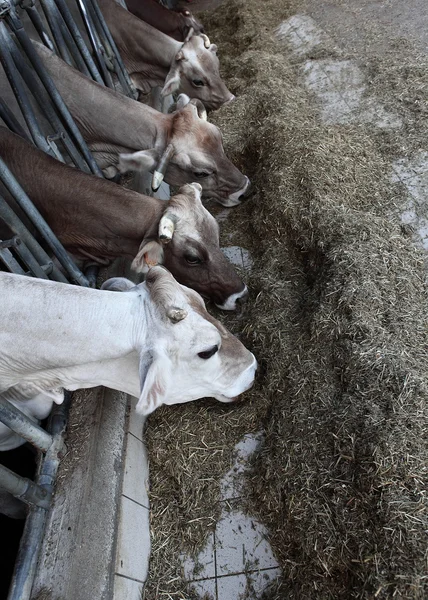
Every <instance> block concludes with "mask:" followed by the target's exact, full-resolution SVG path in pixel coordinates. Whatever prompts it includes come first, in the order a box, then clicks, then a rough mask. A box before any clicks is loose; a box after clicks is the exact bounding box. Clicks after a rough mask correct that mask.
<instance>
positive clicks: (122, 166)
mask: <svg viewBox="0 0 428 600" xmlns="http://www.w3.org/2000/svg"><path fill="white" fill-rule="evenodd" d="M158 161H159V154H158V153H157V152H156V150H155V149H154V148H151V149H150V150H140V151H139V152H133V153H132V154H119V165H118V167H119V171H120V172H121V173H126V172H127V171H153V169H154V168H155V167H156V165H157V164H158Z"/></svg>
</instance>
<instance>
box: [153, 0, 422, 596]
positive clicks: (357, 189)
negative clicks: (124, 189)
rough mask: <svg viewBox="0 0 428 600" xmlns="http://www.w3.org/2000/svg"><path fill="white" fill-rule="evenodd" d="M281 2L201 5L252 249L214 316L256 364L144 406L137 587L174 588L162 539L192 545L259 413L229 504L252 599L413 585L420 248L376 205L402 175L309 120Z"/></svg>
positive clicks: (170, 544) (242, 237)
mask: <svg viewBox="0 0 428 600" xmlns="http://www.w3.org/2000/svg"><path fill="white" fill-rule="evenodd" d="M288 9H289V10H291V9H290V8H289V5H288V4H287V3H285V2H282V1H280V0H276V1H274V0H266V1H265V2H260V0H229V1H228V2H225V3H224V5H222V6H221V7H220V9H218V10H217V11H216V12H215V13H214V14H212V15H210V16H209V18H205V20H204V22H206V24H207V25H206V27H207V30H208V31H209V32H210V35H211V37H212V38H213V39H215V41H216V42H218V43H219V46H220V48H221V59H222V64H223V65H224V66H225V73H226V80H227V82H228V85H229V87H230V88H231V89H233V91H234V92H235V93H236V94H237V96H238V99H237V101H236V102H234V103H233V104H232V105H230V106H227V107H225V108H223V109H222V110H221V111H219V112H218V113H215V114H214V115H212V120H213V122H215V123H216V124H218V125H219V126H220V127H221V129H222V131H223V133H224V137H225V144H226V147H227V151H228V154H229V155H230V156H231V157H232V158H233V159H234V160H235V162H236V163H237V164H238V166H240V167H241V168H242V169H243V170H244V171H245V172H246V173H247V174H248V176H249V177H250V179H251V180H252V183H253V186H254V192H253V195H252V197H251V198H250V199H249V201H248V202H247V203H246V204H245V205H243V206H242V207H239V208H237V209H234V210H233V214H232V216H231V217H230V219H229V220H228V221H227V222H226V227H225V228H224V231H223V234H224V236H225V239H226V238H227V236H228V234H229V233H230V232H233V231H235V230H238V231H239V235H235V236H234V239H233V243H234V244H235V243H236V244H242V245H243V246H245V247H246V248H248V249H249V250H250V251H251V253H252V256H253V258H254V259H255V267H254V269H253V271H252V275H251V277H250V280H249V282H248V283H249V286H250V288H251V290H252V297H251V302H250V306H249V309H248V311H247V313H246V314H245V317H244V319H243V320H241V321H237V320H235V321H234V318H233V317H232V316H228V317H227V318H226V317H224V318H223V320H224V321H225V322H226V324H227V325H228V326H229V327H230V328H231V329H232V330H233V331H235V332H241V333H242V335H241V338H242V339H243V341H244V342H245V343H246V345H247V346H249V347H250V348H251V349H252V350H253V351H254V353H255V354H256V356H257V358H258V359H259V361H260V365H261V368H260V374H259V377H258V381H257V383H256V385H255V387H254V389H253V390H252V391H251V392H250V393H248V394H246V398H247V401H246V403H244V404H242V405H240V406H236V407H222V406H219V405H218V404H215V403H210V402H207V403H197V404H191V405H187V406H178V407H172V408H171V407H168V408H167V409H165V410H159V411H157V412H156V413H155V414H154V415H153V416H151V417H150V419H149V425H148V429H147V441H148V445H149V456H150V473H151V494H150V496H151V498H150V499H151V505H152V536H153V538H152V543H153V551H152V559H151V569H150V580H149V583H148V586H147V589H146V593H145V598H146V599H147V600H154V599H155V598H168V597H175V598H189V597H191V595H190V596H189V594H188V593H186V589H185V585H184V583H183V582H182V580H181V575H182V574H181V568H180V562H179V553H180V551H182V550H183V549H186V550H192V549H193V550H195V549H196V550H197V549H200V548H201V545H202V542H203V539H204V537H206V535H207V534H208V532H209V530H210V529H209V528H210V526H212V525H213V524H214V523H215V520H216V519H217V518H218V507H217V505H216V502H215V501H216V499H218V492H219V485H218V484H219V480H220V478H221V476H222V475H223V474H224V472H225V471H227V469H228V468H229V467H230V463H231V458H232V453H233V447H234V445H235V444H236V443H237V441H239V439H240V438H241V437H242V435H243V434H244V433H249V432H254V431H258V430H260V429H261V428H264V429H265V431H266V441H265V444H264V447H263V450H262V452H261V453H260V454H259V455H258V456H257V457H256V458H255V461H254V465H253V466H254V469H253V472H252V474H251V475H250V476H249V478H248V481H247V489H246V497H247V498H248V500H247V507H246V508H247V510H248V512H249V514H251V515H253V516H255V517H257V518H258V519H259V520H260V521H262V522H263V523H264V524H265V525H266V526H267V527H268V528H269V530H270V532H271V537H270V543H271V545H272V547H273V550H274V552H275V554H276V556H277V558H278V559H279V562H280V565H281V567H282V570H283V580H282V582H281V583H280V584H279V586H277V587H276V588H275V589H272V590H270V591H269V592H268V593H267V594H266V598H269V600H280V599H281V600H283V599H284V598H287V599H291V598H295V599H299V600H300V599H305V600H310V599H314V600H315V599H316V600H324V599H332V600H333V599H335V600H336V599H338V598H344V599H345V598H346V599H348V598H378V599H384V598H392V597H395V598H408V599H419V598H420V599H422V598H425V597H427V595H428V570H427V529H428V517H427V488H428V486H427V484H428V481H427V468H428V461H427V458H428V456H427V429H428V428H427V424H428V423H427V408H426V399H427V395H428V387H427V374H428V353H427V347H428V345H427V342H428V339H427V338H428V334H427V315H428V312H427V289H426V281H425V272H424V269H423V260H422V258H423V257H422V256H421V254H420V253H419V252H418V251H417V250H415V249H414V247H413V246H412V243H411V241H410V240H409V239H408V238H406V235H405V232H402V231H401V230H400V228H399V226H398V225H397V224H396V223H394V222H392V220H391V219H390V218H388V217H387V215H389V214H390V212H391V207H392V205H393V204H394V203H396V204H398V203H399V202H400V198H399V195H400V192H401V190H400V189H399V188H398V187H392V186H391V185H390V184H389V183H388V169H389V166H388V165H389V162H388V161H385V160H384V159H383V157H382V155H381V154H380V152H379V149H378V146H377V145H376V142H375V140H374V138H373V137H372V136H371V132H370V130H369V129H368V128H366V127H365V126H358V125H349V126H344V125H341V126H334V127H332V126H323V125H321V124H320V123H319V121H318V120H317V116H316V113H314V112H313V111H312V108H311V104H310V102H311V100H310V98H308V97H307V96H306V93H305V91H304V90H303V89H302V88H300V87H299V86H298V84H297V81H296V73H295V69H294V67H293V66H292V65H291V64H290V62H289V60H288V56H287V51H286V49H285V48H283V47H281V46H280V45H278V43H277V42H275V41H274V39H273V38H272V37H271V32H272V30H273V28H274V27H275V25H277V24H278V23H279V22H280V21H281V20H282V19H284V18H286V17H287V16H289V15H287V14H286V11H287V10H288ZM290 14H292V12H290ZM168 594H171V596H169V595H168ZM230 600H235V599H230Z"/></svg>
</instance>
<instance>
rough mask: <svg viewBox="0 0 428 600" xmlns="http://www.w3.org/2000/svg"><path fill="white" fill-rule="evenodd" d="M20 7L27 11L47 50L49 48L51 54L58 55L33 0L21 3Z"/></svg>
mask: <svg viewBox="0 0 428 600" xmlns="http://www.w3.org/2000/svg"><path fill="white" fill-rule="evenodd" d="M20 6H21V7H22V8H23V9H24V10H26V11H27V15H28V16H29V17H30V20H31V22H32V24H33V26H34V29H35V30H36V31H37V33H38V34H39V37H40V39H41V40H42V43H43V44H44V45H45V46H46V48H49V50H50V51H51V52H55V54H56V49H55V46H54V43H53V41H52V40H51V38H50V36H49V34H48V32H47V31H46V29H45V27H44V25H43V21H42V19H41V18H40V15H39V13H38V12H37V10H36V7H35V6H34V2H33V1H32V0H29V2H26V1H25V0H23V1H22V2H21V4H20Z"/></svg>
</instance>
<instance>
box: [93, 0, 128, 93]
mask: <svg viewBox="0 0 428 600" xmlns="http://www.w3.org/2000/svg"><path fill="white" fill-rule="evenodd" d="M83 1H84V2H86V4H87V5H90V6H91V7H92V9H93V11H94V12H95V15H96V22H95V26H96V27H97V22H98V24H99V27H97V29H98V33H99V34H100V38H101V40H102V41H103V43H104V46H105V48H106V50H107V51H108V52H110V53H111V56H109V58H110V59H111V60H112V61H113V65H114V68H115V71H116V74H117V76H118V78H119V81H120V84H121V86H122V88H123V91H124V92H125V94H126V95H127V96H129V97H130V98H133V99H135V98H137V96H138V92H137V90H136V88H135V87H134V84H133V83H132V81H131V78H130V77H129V74H128V71H127V70H126V68H125V65H124V64H123V60H122V57H121V56H120V53H119V50H118V49H117V46H116V44H115V42H114V40H113V37H112V35H111V33H110V30H109V28H108V26H107V23H106V22H105V19H104V16H103V14H102V12H101V10H100V8H99V6H98V3H97V1H96V0H83ZM100 28H101V32H102V34H103V35H101V32H100Z"/></svg>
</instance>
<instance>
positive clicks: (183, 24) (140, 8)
mask: <svg viewBox="0 0 428 600" xmlns="http://www.w3.org/2000/svg"><path fill="white" fill-rule="evenodd" d="M126 6H127V7H128V10H129V12H131V13H132V14H133V15H135V16H136V17H138V18H139V19H141V20H142V21H144V22H145V23H148V24H149V25H151V26H152V27H154V28H155V29H158V30H159V31H162V33H165V34H166V35H169V36H170V37H173V38H174V39H175V40H178V41H179V42H184V40H185V39H186V37H187V34H188V33H189V30H190V28H192V29H193V31H194V33H196V34H198V33H203V32H204V28H203V26H202V23H200V22H199V21H198V20H197V19H195V17H194V16H193V15H192V14H191V13H190V11H189V10H187V9H180V10H178V11H175V10H168V9H167V8H165V6H162V5H161V4H159V3H158V2H156V0H126Z"/></svg>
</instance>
